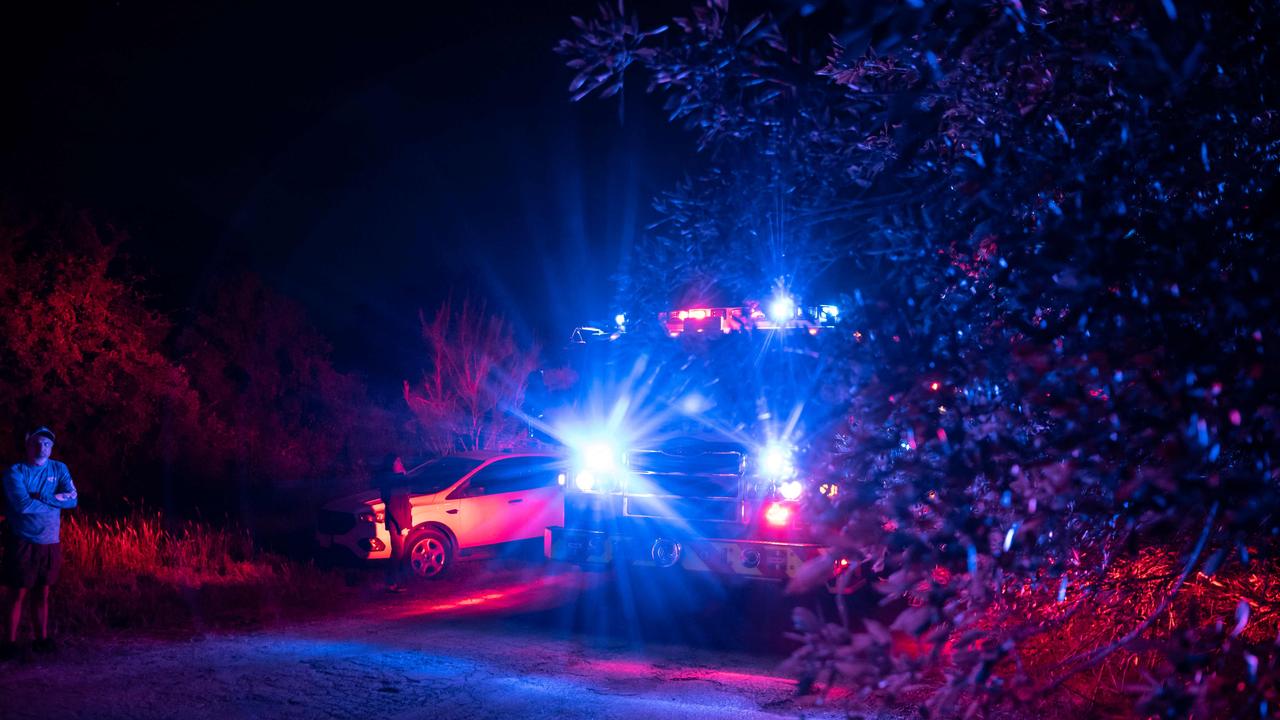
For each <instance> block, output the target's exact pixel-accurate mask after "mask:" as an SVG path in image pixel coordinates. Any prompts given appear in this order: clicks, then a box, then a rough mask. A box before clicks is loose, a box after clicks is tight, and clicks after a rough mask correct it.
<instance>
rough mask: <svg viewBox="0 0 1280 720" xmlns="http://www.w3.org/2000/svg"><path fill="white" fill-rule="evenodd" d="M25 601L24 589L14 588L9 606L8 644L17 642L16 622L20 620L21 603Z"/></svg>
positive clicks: (25, 591) (25, 592) (25, 593)
mask: <svg viewBox="0 0 1280 720" xmlns="http://www.w3.org/2000/svg"><path fill="white" fill-rule="evenodd" d="M26 599H27V589H26V588H15V589H14V591H13V604H12V605H10V606H9V642H11V643H16V642H18V621H19V620H21V619H22V601H23V600H26Z"/></svg>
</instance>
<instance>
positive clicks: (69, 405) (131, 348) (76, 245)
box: [0, 215, 218, 496]
mask: <svg viewBox="0 0 1280 720" xmlns="http://www.w3.org/2000/svg"><path fill="white" fill-rule="evenodd" d="M122 242H123V237H121V236H120V235H118V234H116V233H114V232H113V233H110V234H109V235H108V237H106V238H103V237H102V235H101V234H100V233H99V230H98V228H97V227H95V226H94V225H93V224H92V223H91V222H90V221H89V220H88V219H86V218H85V217H83V216H79V215H64V216H62V217H60V218H57V219H56V220H54V221H52V222H43V223H42V222H36V221H33V220H23V221H19V220H14V219H9V220H7V221H6V222H4V223H0V246H2V247H3V252H0V305H2V306H3V307H4V308H5V310H4V313H3V314H2V315H0V436H3V437H6V438H13V439H16V440H17V442H19V443H20V442H21V439H22V436H23V433H24V432H26V431H28V430H30V428H31V427H32V426H34V425H41V424H48V425H50V426H51V427H53V428H55V431H56V432H57V433H58V434H59V442H58V448H57V453H58V455H59V456H60V457H64V458H65V459H67V460H68V462H69V463H70V465H71V468H72V471H73V473H74V475H75V477H77V478H79V479H81V482H82V483H85V484H86V485H87V486H89V487H93V488H95V489H94V491H93V493H90V494H89V495H90V496H92V495H96V494H98V493H102V494H104V495H105V494H109V493H112V492H121V491H126V492H127V491H128V488H127V485H126V482H125V481H124V479H123V477H124V476H125V473H126V469H127V468H129V467H130V466H131V465H132V464H133V463H141V462H154V461H155V460H156V459H157V458H170V459H171V458H173V457H174V456H176V455H177V454H178V452H179V451H180V449H181V448H183V447H185V446H186V445H187V444H188V442H189V441H190V440H191V439H192V438H194V437H195V436H196V435H197V434H198V432H199V428H201V427H202V426H203V427H204V428H205V429H207V430H208V431H211V432H216V431H217V429H218V428H217V425H216V424H214V423H207V422H205V421H204V419H202V418H201V417H200V416H199V408H200V404H199V399H198V398H197V397H196V395H195V393H194V392H192V391H191V388H190V385H189V383H188V378H187V375H186V373H185V371H184V370H183V369H182V368H181V367H180V366H179V365H178V364H176V363H174V362H173V361H172V360H171V359H170V358H169V357H168V356H167V354H166V353H165V352H164V348H163V345H164V341H165V338H166V336H167V335H168V333H169V332H170V330H171V324H170V322H169V320H168V319H167V318H165V317H164V316H162V315H161V314H159V313H157V312H155V311H154V310H152V309H151V308H150V307H149V306H148V304H147V298H145V297H144V296H143V295H142V293H141V292H140V291H139V290H138V288H137V284H136V282H135V279H134V278H132V277H130V276H129V275H127V274H126V273H124V272H122V271H121V270H120V269H119V267H120V265H121V263H122V259H121V256H120V246H121V244H122ZM197 447H198V446H197ZM17 450H18V448H17V447H14V448H13V449H12V450H10V451H7V452H6V454H8V455H16V451H17ZM193 459H197V458H193Z"/></svg>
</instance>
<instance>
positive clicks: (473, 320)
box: [404, 299, 538, 454]
mask: <svg viewBox="0 0 1280 720" xmlns="http://www.w3.org/2000/svg"><path fill="white" fill-rule="evenodd" d="M419 320H420V322H421V325H422V340H423V343H424V344H425V346H426V352H427V358H426V367H425V368H424V369H423V373H422V379H421V380H420V381H419V382H418V383H416V384H414V383H410V382H409V381H408V380H406V381H404V399H405V402H406V403H408V405H409V409H410V410H412V411H413V414H414V417H415V419H416V421H417V424H418V431H419V433H420V437H421V439H422V443H423V446H424V447H425V449H426V450H427V451H429V452H431V453H436V454H447V453H450V452H458V451H467V450H484V449H493V448H503V447H512V446H514V445H518V444H520V443H522V442H523V440H524V435H525V432H524V424H523V422H522V421H521V420H520V419H519V418H518V417H517V414H516V413H515V412H514V411H515V410H517V409H518V408H519V407H520V405H521V403H522V402H523V401H524V393H525V387H526V383H527V379H528V376H529V373H530V372H532V371H533V369H534V368H535V367H536V364H537V357H538V350H537V348H528V349H525V348H521V347H520V346H519V344H518V343H517V342H516V340H515V337H514V336H513V334H512V331H511V326H510V325H509V324H508V323H507V321H506V320H505V319H504V318H502V317H501V316H498V315H493V314H490V313H488V312H487V311H486V308H485V306H484V304H483V303H479V304H477V303H475V302H473V301H471V300H470V299H467V300H463V301H462V304H461V305H460V306H455V304H454V302H453V301H452V300H449V301H446V302H444V303H443V304H441V305H440V307H439V308H438V309H437V310H436V313H435V315H434V316H433V317H431V318H430V319H428V318H427V316H426V315H425V314H424V313H419Z"/></svg>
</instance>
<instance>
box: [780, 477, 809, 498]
mask: <svg viewBox="0 0 1280 720" xmlns="http://www.w3.org/2000/svg"><path fill="white" fill-rule="evenodd" d="M803 492H804V485H801V484H800V481H799V480H792V481H791V482H785V483H782V484H781V485H779V486H778V493H779V494H781V495H782V499H783V500H796V499H798V498H799V497H800V494H801V493H803Z"/></svg>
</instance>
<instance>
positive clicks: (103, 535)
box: [50, 510, 350, 635]
mask: <svg viewBox="0 0 1280 720" xmlns="http://www.w3.org/2000/svg"><path fill="white" fill-rule="evenodd" d="M61 540H62V552H63V568H62V576H61V579H60V581H59V583H58V587H57V588H55V590H54V594H53V597H52V604H53V606H54V607H53V608H52V611H51V618H50V621H51V622H52V623H55V624H56V626H57V628H56V632H58V633H61V634H70V635H82V634H91V633H94V632H100V631H111V630H143V629H146V630H154V631H157V632H178V633H183V632H187V633H191V632H194V633H198V632H203V631H206V630H211V629H217V628H246V627H255V626H261V625H266V624H269V623H272V622H277V621H280V620H285V619H295V618H299V617H303V616H307V615H314V614H316V613H319V612H324V611H327V610H332V609H334V608H335V607H338V606H341V605H342V603H343V602H344V601H345V600H346V599H347V598H348V596H349V595H350V593H349V592H348V588H347V587H346V586H347V585H348V584H349V583H347V582H344V579H343V577H342V576H341V575H340V574H338V573H336V572H333V571H328V570H322V569H320V568H317V567H316V566H315V564H314V563H311V562H299V561H296V560H291V559H288V558H285V557H283V556H280V555H274V554H271V553H266V552H263V551H260V550H258V549H257V548H255V547H254V543H253V540H252V538H251V537H250V535H249V533H248V531H247V530H244V529H240V528H236V527H220V526H216V525H213V524H211V523H207V522H196V521H182V522H174V521H168V520H166V518H165V517H164V516H163V515H162V514H161V513H159V512H148V511H143V510H135V511H133V512H132V513H130V514H129V515H127V516H123V517H117V518H93V517H89V518H85V517H83V516H75V515H73V516H70V517H68V516H64V518H63V525H62V538H61Z"/></svg>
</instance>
